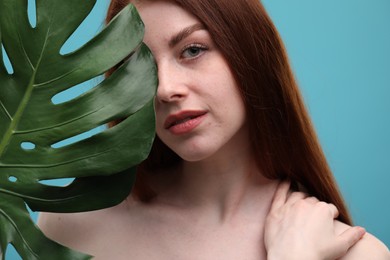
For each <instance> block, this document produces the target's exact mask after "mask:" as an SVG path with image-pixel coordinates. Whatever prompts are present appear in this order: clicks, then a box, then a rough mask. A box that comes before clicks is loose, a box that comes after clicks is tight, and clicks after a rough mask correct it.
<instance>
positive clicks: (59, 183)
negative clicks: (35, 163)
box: [39, 178, 75, 187]
mask: <svg viewBox="0 0 390 260" xmlns="http://www.w3.org/2000/svg"><path fill="white" fill-rule="evenodd" d="M74 179H75V178H61V179H50V180H40V181H39V183H41V184H44V185H48V186H53V187H66V186H68V185H69V184H71V183H72V182H73V181H74Z"/></svg>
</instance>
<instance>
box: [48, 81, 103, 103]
mask: <svg viewBox="0 0 390 260" xmlns="http://www.w3.org/2000/svg"><path fill="white" fill-rule="evenodd" d="M103 79H104V78H103V76H98V77H95V78H93V79H90V80H88V81H85V82H83V83H80V84H77V85H76V86H73V87H71V88H68V89H66V90H64V91H61V92H60V93H57V94H55V95H54V96H53V97H52V98H51V102H52V103H53V104H54V105H58V104H62V103H65V102H68V101H70V100H72V99H75V98H77V97H79V96H81V95H82V94H84V93H86V92H87V91H88V90H90V89H91V88H93V87H94V86H96V85H98V84H99V83H100V82H101V81H103Z"/></svg>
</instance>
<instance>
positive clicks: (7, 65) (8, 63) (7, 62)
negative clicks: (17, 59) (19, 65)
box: [1, 44, 14, 75]
mask: <svg viewBox="0 0 390 260" xmlns="http://www.w3.org/2000/svg"><path fill="white" fill-rule="evenodd" d="M1 52H2V53H3V64H4V66H5V69H6V70H7V73H8V74H10V75H12V74H14V68H13V67H12V64H11V61H10V60H9V57H8V54H7V51H6V50H5V48H4V46H3V44H1Z"/></svg>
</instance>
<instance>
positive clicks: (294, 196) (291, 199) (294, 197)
mask: <svg viewBox="0 0 390 260" xmlns="http://www.w3.org/2000/svg"><path fill="white" fill-rule="evenodd" d="M308 196H309V195H308V194H306V193H304V192H301V191H294V192H292V193H291V194H290V195H289V196H288V198H287V201H286V204H291V205H292V204H294V203H295V202H297V201H299V200H303V199H306V198H307V197H308Z"/></svg>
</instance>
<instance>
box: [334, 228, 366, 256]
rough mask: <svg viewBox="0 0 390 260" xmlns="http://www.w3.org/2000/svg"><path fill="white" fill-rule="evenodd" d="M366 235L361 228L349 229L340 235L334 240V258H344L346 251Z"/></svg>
mask: <svg viewBox="0 0 390 260" xmlns="http://www.w3.org/2000/svg"><path fill="white" fill-rule="evenodd" d="M365 233H366V230H365V229H364V228H362V227H350V228H348V229H347V230H345V231H344V232H343V233H341V234H340V235H339V236H338V237H337V238H336V240H335V247H334V253H335V257H337V258H339V257H342V256H344V255H345V254H346V253H347V251H348V250H349V249H350V248H351V247H352V246H354V245H355V244H356V243H357V242H358V241H359V240H360V239H361V238H362V237H363V236H364V234H365Z"/></svg>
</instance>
